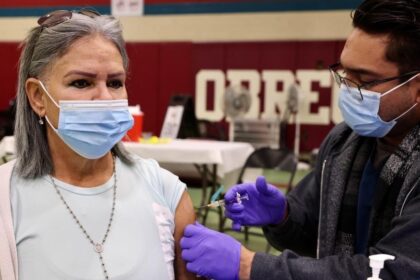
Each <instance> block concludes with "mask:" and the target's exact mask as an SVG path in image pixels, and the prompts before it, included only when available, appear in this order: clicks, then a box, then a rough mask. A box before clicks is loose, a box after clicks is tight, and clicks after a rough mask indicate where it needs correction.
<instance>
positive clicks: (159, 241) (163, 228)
mask: <svg viewBox="0 0 420 280" xmlns="http://www.w3.org/2000/svg"><path fill="white" fill-rule="evenodd" d="M116 176H117V195H116V205H115V213H114V219H113V222H112V226H111V230H110V232H109V235H108V238H107V240H106V243H105V245H104V251H103V253H102V254H103V258H104V262H105V266H106V269H107V271H108V275H109V277H110V279H115V280H117V279H121V280H123V279H124V280H139V279H147V280H150V279H159V280H161V279H162V280H163V279H174V269H173V263H174V246H175V244H174V237H173V232H174V227H175V223H174V215H175V210H176V207H177V205H178V202H179V200H180V198H181V195H182V194H183V192H184V190H185V189H186V186H185V184H184V183H182V182H181V181H180V180H179V178H178V177H177V176H175V175H173V174H172V173H170V172H168V171H166V170H164V169H162V168H160V167H159V166H158V164H157V163H156V162H155V161H154V160H145V159H141V158H138V157H135V165H134V166H128V165H126V164H124V163H123V162H121V161H120V160H119V159H116ZM54 181H55V183H56V185H57V186H58V187H59V189H60V191H61V193H62V195H63V197H64V199H65V201H66V202H67V204H68V205H69V206H70V208H71V209H72V210H73V212H74V213H75V215H76V216H77V218H78V219H79V221H80V222H81V224H82V225H83V226H84V228H85V229H86V231H87V233H88V234H89V235H90V236H91V238H92V239H93V240H94V241H95V242H99V243H100V242H101V241H102V239H103V237H104V234H105V232H106V229H107V225H108V221H109V216H110V213H111V207H112V197H113V188H112V187H113V184H114V177H113V176H112V177H111V178H110V179H109V180H108V181H107V182H106V183H105V184H103V185H100V186H97V187H93V188H80V187H77V186H74V185H70V184H66V183H64V182H62V181H59V180H56V179H54ZM11 204H12V212H13V221H14V228H15V236H16V244H17V251H18V264H19V279H20V280H28V279H30V280H46V279H48V280H49V279H51V280H53V279H60V280H63V279H69V280H76V279H77V280H85V279H86V280H87V279H89V280H91V279H92V280H93V279H104V278H105V277H104V274H103V271H102V267H101V263H100V261H99V256H98V254H97V253H96V252H95V251H94V248H93V246H92V245H91V244H90V242H89V241H88V239H87V238H86V237H85V235H84V234H83V233H82V230H81V229H80V228H79V226H78V225H77V224H76V222H75V221H74V219H73V218H72V217H71V215H70V214H69V211H68V210H67V209H66V207H65V206H64V204H63V202H62V201H61V200H60V198H59V196H58V194H57V193H56V191H55V189H54V187H53V185H52V183H51V179H50V177H48V176H45V177H42V178H39V179H34V180H25V179H22V178H21V177H18V176H12V181H11Z"/></svg>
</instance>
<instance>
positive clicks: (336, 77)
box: [328, 62, 420, 101]
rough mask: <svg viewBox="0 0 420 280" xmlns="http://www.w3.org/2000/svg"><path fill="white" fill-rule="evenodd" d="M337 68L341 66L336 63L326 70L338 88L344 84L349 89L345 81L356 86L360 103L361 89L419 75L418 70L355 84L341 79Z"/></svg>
mask: <svg viewBox="0 0 420 280" xmlns="http://www.w3.org/2000/svg"><path fill="white" fill-rule="evenodd" d="M339 66H341V62H336V63H334V64H331V65H330V66H328V69H329V70H330V72H331V74H332V76H333V78H334V80H335V82H336V83H337V84H338V85H339V86H341V84H343V83H344V85H345V86H346V87H350V86H349V85H348V84H347V82H346V81H349V82H351V83H353V84H354V85H356V86H357V89H358V91H359V94H360V99H361V100H362V101H363V94H362V89H365V88H368V87H373V86H376V85H379V84H383V83H386V82H390V81H393V80H397V79H401V78H405V77H408V76H410V75H415V74H418V73H420V70H415V71H411V72H408V73H405V74H402V75H399V76H395V77H391V78H385V79H379V80H373V81H370V82H366V83H357V82H355V81H353V80H351V79H348V78H346V77H343V76H341V75H340V74H338V72H337V70H336V69H337V68H338V67H339Z"/></svg>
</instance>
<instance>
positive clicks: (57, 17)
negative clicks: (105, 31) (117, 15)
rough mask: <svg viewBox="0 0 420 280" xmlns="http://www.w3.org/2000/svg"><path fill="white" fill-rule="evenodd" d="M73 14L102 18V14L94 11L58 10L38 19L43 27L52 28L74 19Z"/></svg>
mask: <svg viewBox="0 0 420 280" xmlns="http://www.w3.org/2000/svg"><path fill="white" fill-rule="evenodd" d="M73 13H78V14H82V15H85V16H88V17H91V18H94V17H97V16H100V15H101V14H100V13H98V12H97V11H94V10H89V9H81V10H79V11H68V10H57V11H53V12H51V13H48V14H46V15H44V16H42V17H40V18H39V19H38V24H39V25H40V26H41V27H47V28H48V27H51V26H55V25H58V24H60V23H63V22H65V21H67V20H69V19H71V18H72V16H73Z"/></svg>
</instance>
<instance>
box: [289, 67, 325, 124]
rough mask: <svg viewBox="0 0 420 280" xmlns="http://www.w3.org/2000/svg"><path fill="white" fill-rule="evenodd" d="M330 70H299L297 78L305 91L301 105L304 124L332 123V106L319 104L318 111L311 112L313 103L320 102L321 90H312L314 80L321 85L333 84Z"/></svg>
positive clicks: (300, 113)
mask: <svg viewBox="0 0 420 280" xmlns="http://www.w3.org/2000/svg"><path fill="white" fill-rule="evenodd" d="M330 75H331V74H330V72H329V71H321V70H297V71H296V79H297V80H298V81H300V87H301V89H302V92H304V97H303V100H302V103H301V104H300V106H299V119H300V122H301V123H303V124H321V125H322V124H325V125H327V124H330V106H319V107H318V112H317V113H311V104H313V103H318V102H319V92H316V91H311V85H312V82H313V81H318V82H319V85H320V86H321V87H330V86H331V77H330Z"/></svg>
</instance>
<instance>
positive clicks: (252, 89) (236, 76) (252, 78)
mask: <svg viewBox="0 0 420 280" xmlns="http://www.w3.org/2000/svg"><path fill="white" fill-rule="evenodd" d="M226 76H227V79H228V81H229V85H230V86H236V85H240V84H241V83H242V82H248V84H249V86H248V90H249V93H250V94H251V108H249V111H248V113H247V114H246V115H245V117H246V118H248V119H256V118H258V115H259V113H260V99H259V98H258V94H259V93H260V89H261V84H260V83H261V80H260V73H258V71H257V70H228V71H227V74H226Z"/></svg>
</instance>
